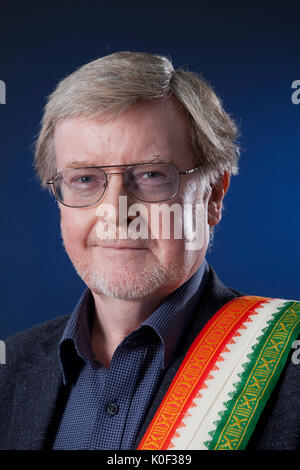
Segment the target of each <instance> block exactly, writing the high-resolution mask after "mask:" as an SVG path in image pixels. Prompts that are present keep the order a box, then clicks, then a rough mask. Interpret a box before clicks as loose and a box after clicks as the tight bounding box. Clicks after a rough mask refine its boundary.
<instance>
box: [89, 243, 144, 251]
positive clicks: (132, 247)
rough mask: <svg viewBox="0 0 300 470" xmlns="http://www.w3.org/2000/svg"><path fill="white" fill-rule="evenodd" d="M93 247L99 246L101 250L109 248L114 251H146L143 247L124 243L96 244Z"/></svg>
mask: <svg viewBox="0 0 300 470" xmlns="http://www.w3.org/2000/svg"><path fill="white" fill-rule="evenodd" d="M95 246H100V247H101V248H111V249H115V250H146V248H145V247H143V246H139V245H133V244H124V243H110V244H106V243H98V244H97V245H95Z"/></svg>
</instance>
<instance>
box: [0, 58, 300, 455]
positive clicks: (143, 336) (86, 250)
mask: <svg viewBox="0 0 300 470" xmlns="http://www.w3.org/2000/svg"><path fill="white" fill-rule="evenodd" d="M236 137H237V129H236V126H235V124H234V122H233V121H232V119H231V118H230V117H229V115H228V114H226V112H225V111H224V109H223V108H222V106H221V104H220V101H219V99H218V98H217V97H216V95H215V93H214V92H213V90H212V89H211V87H210V86H209V85H208V84H207V83H206V82H205V81H204V80H203V79H202V78H201V77H198V76H197V75H196V74H193V73H191V72H186V71H184V70H174V68H173V66H172V64H171V63H170V61H169V60H168V59H167V58H164V57H160V56H156V55H151V54H143V53H129V52H120V53H115V54H111V55H109V56H106V57H103V58H101V59H99V60H96V61H93V62H91V63H89V64H87V65H85V66H83V67H81V68H80V69H79V70H77V71H76V72H74V73H73V74H72V75H70V76H69V77H67V78H66V79H64V80H63V81H62V82H61V83H60V84H59V85H58V87H57V88H56V90H55V91H54V92H53V93H52V95H51V96H50V98H49V100H48V104H47V106H46V109H45V113H44V117H43V122H42V128H41V132H40V135H39V138H38V141H37V145H36V168H37V171H38V174H39V177H40V179H41V181H42V184H43V186H44V187H46V186H47V185H48V187H50V188H51V190H52V192H53V194H54V195H55V197H56V199H57V201H58V204H59V209H60V217H61V232H62V238H63V242H64V246H65V249H66V251H67V253H68V255H69V257H70V259H71V261H72V263H73V265H74V267H75V269H76V270H77V272H78V274H79V275H80V276H81V278H82V279H83V281H84V282H85V284H86V285H87V290H86V291H85V292H84V293H83V295H82V297H81V299H80V301H79V302H78V304H77V306H76V308H75V310H74V312H73V313H72V315H71V316H65V317H62V318H59V319H55V320H52V321H50V322H47V323H44V324H42V325H40V326H37V327H35V328H32V329H30V330H28V331H26V332H24V333H20V334H18V335H15V337H13V338H11V339H10V340H8V341H7V366H6V367H5V368H4V367H2V368H1V370H0V374H1V375H0V387H1V388H0V390H1V395H0V396H1V403H2V407H1V412H0V413H1V415H0V448H1V449H135V448H139V449H147V448H149V449H150V448H152V449H160V448H165V449H166V448H179V449H185V448H196V449H200V448H225V449H226V448H227V449H232V448H239V447H238V443H239V442H241V443H242V442H244V447H245V445H248V447H247V448H250V449H251V448H255V449H256V448H267V449H271V448H286V449H295V448H299V446H300V440H299V439H300V436H299V434H300V427H299V418H300V405H299V403H298V396H299V367H298V368H297V367H296V365H295V364H293V362H292V361H291V360H290V359H288V358H287V355H288V354H289V353H290V351H291V341H292V339H295V338H296V335H297V334H298V329H297V328H298V325H299V321H298V320H299V318H298V316H297V312H298V310H297V308H298V304H297V303H295V302H294V303H292V302H287V301H280V300H276V301H272V299H264V298H253V297H251V298H250V297H244V296H243V294H242V293H240V292H238V291H236V290H234V289H230V288H227V287H225V286H224V285H223V284H222V283H221V281H220V280H219V279H218V277H217V275H216V273H215V272H214V270H213V268H212V267H210V266H208V264H207V262H206V259H205V255H206V251H207V248H208V246H209V243H210V241H211V239H212V235H213V227H214V226H216V225H217V224H218V223H219V222H220V219H221V212H222V203H223V198H224V196H225V194H226V192H227V190H228V187H229V183H230V177H231V175H235V174H237V160H238V156H239V149H238V146H237V144H236V142H235V140H236ZM157 208H158V209H159V210H157ZM164 230H165V232H164ZM272 302H273V303H272ZM274 302H275V303H274ZM276 302H277V303H276ZM273 304H274V305H273ZM245 306H246V307H245ZM271 307H272V308H271ZM275 307H276V308H275ZM282 309H283V310H282ZM284 309H285V310H284ZM277 311H279V312H280V315H282V318H281V317H280V318H281V320H280V322H279V320H278V321H277V317H278V315H279V314H278V315H277V314H276V312H277ZM220 312H221V313H220ZM261 312H263V313H261ZM276 315H277V316H276ZM284 315H285V317H284ZM286 315H288V316H287V319H286ZM275 320H276V322H277V323H275ZM285 320H286V321H285ZM273 321H274V328H273V323H271V325H272V328H273V330H274V331H275V328H277V329H278V331H279V332H280V331H282V334H281V336H280V333H278V334H279V336H278V335H277V336H276V335H275V336H274V331H273V333H272V332H270V335H271V333H272V334H273V336H268V340H266V341H264V342H263V341H260V338H261V337H262V335H263V333H264V332H265V331H266V330H267V333H268V334H269V329H270V328H269V327H268V325H269V324H270V322H273ZM284 321H285V323H284ZM222 322H223V323H222ZM268 328H269V329H268ZM280 329H281V330H280ZM276 331H277V330H276ZM275 333H276V332H275ZM276 334H277V333H276ZM285 334H286V336H284V335H285ZM208 339H209V341H210V342H209V341H208ZM191 345H192V346H191ZM264 348H267V349H268V348H269V350H267V351H265V349H264ZM199 351H200V352H201V354H202V356H201V357H200V356H199ZM259 351H262V352H259ZM252 352H253V354H254V355H255V354H257V360H256V359H255V360H256V362H257V367H258V369H255V367H254V366H255V364H254V365H253V364H252V363H251V360H250V362H249V359H247V357H248V356H249V353H252ZM258 352H259V354H260V355H259V357H258ZM283 352H284V354H285V356H284V357H285V360H283V359H282V358H283ZM197 354H198V356H197ZM268 354H269V355H268ZM255 358H256V356H255ZM222 362H224V364H225V366H226V367H225V366H222V364H221V363H222ZM250 363H251V367H250V366H249V364H250ZM245 364H246V366H245ZM247 364H248V365H247ZM186 366H188V368H187V367H186ZM242 366H243V367H244V368H245V369H246V370H245V373H247V374H248V375H246V376H241V370H243V369H242ZM205 374H206V375H205ZM268 374H269V375H268ZM269 376H270V379H269ZM238 377H243V378H242V379H241V385H243V386H244V382H245V383H246V382H247V381H248V382H249V387H250V388H249V390H248V389H247V390H246V392H243V393H240V394H237V393H235V389H234V387H235V388H236V385H235V382H236V380H239V379H238ZM275 378H276V380H275ZM243 381H244V382H243ZM248 382H247V383H248ZM178 384H179V385H178ZM191 384H192V385H191ZM220 384H221V385H220ZM229 384H231V388H230V387H229ZM218 387H219V388H218ZM274 387H275V388H274ZM205 389H209V393H208V394H205ZM273 389H274V390H273ZM237 391H238V390H237ZM271 392H272V395H271V398H270V399H269V400H267V397H268V396H269V395H270V393H271ZM232 396H233V401H232V402H231V401H230V397H232ZM220 397H221V398H222V400H221V402H220ZM241 398H242V401H241V402H239V400H240V399H241ZM227 399H228V400H229V401H228V402H229V403H230V406H232V407H233V408H234V407H237V406H240V408H239V409H237V411H235V412H234V414H232V416H233V418H234V420H233V421H232V420H231V421H230V420H229V421H228V423H229V424H228V426H229V428H228V429H227V427H226V426H227V425H225V424H224V425H222V429H221V428H220V426H218V425H215V424H214V422H215V421H216V418H218V419H220V417H221V416H223V415H224V413H225V415H226V410H225V411H224V409H222V406H223V402H225V401H227ZM218 400H219V401H218ZM239 403H241V405H240V404H239ZM261 403H264V404H265V407H264V409H261V408H262V406H261ZM257 404H258V405H259V406H257ZM259 407H260V408H259ZM223 408H224V407H223ZM227 408H228V410H229V409H231V408H230V407H229V406H228V407H227ZM233 408H232V409H233ZM254 408H255V410H254V411H253V413H252V411H251V413H250V411H249V413H248V411H247V410H252V409H254ZM174 410H175V411H174ZM193 410H194V411H193ZM222 410H223V411H222ZM257 410H258V411H257ZM204 411H205V412H204ZM247 413H248V414H247ZM250 415H251V416H250ZM253 417H254V418H253ZM230 419H231V418H230ZM216 426H217V427H216ZM254 427H255V428H256V429H255V431H254V432H253V434H252V431H251V432H250V429H252V428H254ZM183 428H184V429H183ZM180 429H181V431H180ZM182 429H183V430H182ZM244 430H245V432H244ZM240 431H243V432H240ZM222 433H223V434H222ZM230 433H231V434H230ZM239 433H240V434H239ZM239 435H241V436H240V437H239ZM245 435H247V439H246V440H245V437H244V436H245ZM195 436H196V437H195ZM209 436H213V440H215V441H211V442H213V444H212V443H211V442H210V443H208V437H209ZM176 439H177V441H176ZM178 439H179V441H178ZM218 446H219V447H218ZM241 446H242V444H241Z"/></svg>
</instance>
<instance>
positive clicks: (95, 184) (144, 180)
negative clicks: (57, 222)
mask: <svg viewBox="0 0 300 470" xmlns="http://www.w3.org/2000/svg"><path fill="white" fill-rule="evenodd" d="M114 172H115V173H116V172H119V171H118V169H117V170H116V171H114V170H113V171H111V172H109V173H114ZM109 173H108V174H109ZM124 184H125V186H126V188H127V189H128V191H129V192H130V193H131V194H132V195H133V196H134V197H136V198H137V199H139V200H141V201H145V202H158V201H166V200H168V199H171V198H172V197H173V196H175V195H176V193H177V191H178V188H179V173H178V170H177V168H176V167H175V166H173V165H171V164H168V163H165V164H161V163H160V164H145V165H136V166H130V167H127V168H126V169H125V171H124ZM106 186H107V177H106V173H105V171H104V170H102V169H101V168H74V169H70V170H65V171H63V172H62V173H60V174H59V175H57V177H56V178H55V179H54V190H55V193H56V195H57V197H58V199H59V200H60V201H61V202H62V203H63V204H65V205H67V206H72V207H84V206H90V205H93V204H96V203H97V202H98V201H99V200H100V199H101V197H102V196H103V194H104V192H105V189H106Z"/></svg>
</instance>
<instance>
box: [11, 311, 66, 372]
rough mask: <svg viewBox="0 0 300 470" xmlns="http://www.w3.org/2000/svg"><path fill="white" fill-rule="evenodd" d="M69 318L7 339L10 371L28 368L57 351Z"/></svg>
mask: <svg viewBox="0 0 300 470" xmlns="http://www.w3.org/2000/svg"><path fill="white" fill-rule="evenodd" d="M69 317H70V316H69V315H64V316H62V317H59V318H54V319H52V320H48V321H46V322H43V323H41V324H39V325H36V326H34V327H32V328H28V329H27V330H24V331H21V332H19V333H16V334H15V335H13V336H11V337H9V338H7V339H6V340H5V345H6V365H7V366H8V367H9V369H11V370H13V369H20V368H28V367H30V365H31V364H36V361H37V359H38V358H42V357H45V356H47V357H49V355H51V353H53V351H54V350H55V351H57V347H58V343H59V340H60V338H61V336H62V334H63V331H64V328H65V326H66V324H67V321H68V319H69ZM4 368H6V367H4Z"/></svg>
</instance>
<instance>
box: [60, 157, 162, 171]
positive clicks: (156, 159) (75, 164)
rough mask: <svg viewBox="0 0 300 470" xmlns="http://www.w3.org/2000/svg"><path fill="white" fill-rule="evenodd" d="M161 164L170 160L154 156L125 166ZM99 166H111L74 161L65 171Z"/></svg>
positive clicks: (86, 161) (68, 164)
mask: <svg viewBox="0 0 300 470" xmlns="http://www.w3.org/2000/svg"><path fill="white" fill-rule="evenodd" d="M160 162H161V163H170V161H169V160H162V157H161V155H153V156H152V157H150V158H149V159H147V161H144V162H132V163H124V166H127V165H134V164H136V163H145V164H147V163H160ZM98 166H102V167H103V168H106V167H109V166H110V165H95V164H93V163H91V162H89V161H88V160H80V161H76V160H73V161H71V162H69V163H67V165H66V166H65V169H67V168H83V167H98ZM120 166H123V165H120Z"/></svg>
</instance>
